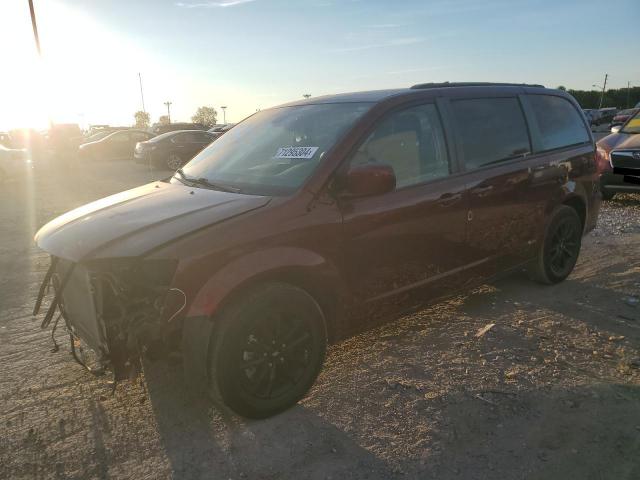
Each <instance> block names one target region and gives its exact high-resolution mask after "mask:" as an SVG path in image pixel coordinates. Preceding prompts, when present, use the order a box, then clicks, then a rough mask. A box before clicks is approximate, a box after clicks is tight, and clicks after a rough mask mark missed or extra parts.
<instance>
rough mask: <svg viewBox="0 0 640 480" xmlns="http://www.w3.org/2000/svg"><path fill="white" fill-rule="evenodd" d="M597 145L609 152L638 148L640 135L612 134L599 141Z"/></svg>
mask: <svg viewBox="0 0 640 480" xmlns="http://www.w3.org/2000/svg"><path fill="white" fill-rule="evenodd" d="M598 145H599V146H603V147H605V148H606V149H607V150H609V151H611V150H613V149H616V150H620V149H636V148H640V133H612V134H611V135H607V136H606V137H604V138H603V139H602V140H600V141H599V142H598Z"/></svg>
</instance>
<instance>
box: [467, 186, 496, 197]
mask: <svg viewBox="0 0 640 480" xmlns="http://www.w3.org/2000/svg"><path fill="white" fill-rule="evenodd" d="M492 190H493V185H487V186H486V187H476V188H472V189H471V193H472V194H474V195H477V196H478V197H484V196H486V195H487V194H488V193H489V192H491V191H492Z"/></svg>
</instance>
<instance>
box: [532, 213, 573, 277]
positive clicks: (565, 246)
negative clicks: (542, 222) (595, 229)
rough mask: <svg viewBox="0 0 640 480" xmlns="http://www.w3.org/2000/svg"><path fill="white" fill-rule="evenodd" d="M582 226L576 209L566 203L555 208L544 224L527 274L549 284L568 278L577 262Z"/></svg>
mask: <svg viewBox="0 0 640 480" xmlns="http://www.w3.org/2000/svg"><path fill="white" fill-rule="evenodd" d="M582 229H583V228H582V222H581V220H580V217H579V216H578V213H577V212H576V210H574V209H573V208H571V207H569V206H567V205H562V206H560V207H558V208H557V209H556V210H555V211H554V212H553V214H552V215H551V218H550V220H549V222H548V224H547V228H546V230H545V236H544V239H543V241H542V245H541V246H540V249H539V251H538V256H537V258H536V260H535V261H534V262H532V264H531V265H530V267H529V273H530V276H531V277H532V278H533V279H534V280H536V281H538V282H540V283H546V284H549V285H550V284H554V283H558V282H561V281H563V280H564V279H565V278H567V277H568V276H569V274H570V273H571V272H572V271H573V267H574V266H575V264H576V262H577V261H578V256H579V254H580V248H581V246H582Z"/></svg>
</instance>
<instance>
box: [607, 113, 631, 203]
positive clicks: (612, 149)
mask: <svg viewBox="0 0 640 480" xmlns="http://www.w3.org/2000/svg"><path fill="white" fill-rule="evenodd" d="M636 110H637V111H636V113H635V115H634V116H632V117H631V118H629V119H628V120H627V122H626V123H625V124H624V125H623V126H622V128H620V130H619V131H618V132H616V133H612V134H611V135H608V136H606V137H604V138H603V139H602V140H600V141H598V143H597V158H598V163H599V164H600V165H602V167H603V168H601V169H600V171H601V175H600V190H601V191H602V198H604V199H605V200H611V199H612V198H613V197H614V195H615V194H616V193H618V192H640V109H636Z"/></svg>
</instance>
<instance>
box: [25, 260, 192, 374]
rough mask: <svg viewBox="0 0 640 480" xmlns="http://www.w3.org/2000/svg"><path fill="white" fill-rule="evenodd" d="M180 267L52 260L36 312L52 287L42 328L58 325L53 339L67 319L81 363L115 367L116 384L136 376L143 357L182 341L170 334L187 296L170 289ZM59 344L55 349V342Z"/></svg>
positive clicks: (148, 262)
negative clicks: (175, 273)
mask: <svg viewBox="0 0 640 480" xmlns="http://www.w3.org/2000/svg"><path fill="white" fill-rule="evenodd" d="M176 266H177V262H176V261H172V260H148V259H131V258H127V259H108V260H92V261H88V262H80V263H74V262H71V261H68V260H64V259H62V258H59V257H55V256H53V257H51V266H50V268H49V270H48V272H47V274H46V276H45V278H44V280H43V282H42V285H41V286H40V291H39V294H38V299H37V301H36V305H35V308H34V312H33V314H34V315H37V314H38V312H39V310H40V307H41V305H42V302H43V299H44V297H45V296H46V295H47V292H49V291H50V289H51V287H52V288H53V299H52V301H51V304H50V306H49V308H48V310H47V313H46V314H45V317H44V320H43V321H42V325H41V326H42V328H47V327H48V326H49V325H50V324H51V323H52V322H53V331H52V338H54V333H55V329H56V327H57V326H58V323H59V321H60V319H63V320H64V324H65V326H66V328H67V330H68V331H69V336H70V341H71V352H72V354H73V357H74V358H75V359H76V361H78V363H80V364H81V365H83V366H84V367H85V368H87V369H88V370H89V371H91V372H93V373H102V372H104V370H105V369H110V370H112V371H113V374H114V379H115V380H116V381H117V380H122V379H124V378H133V377H135V376H136V375H137V374H138V373H139V371H140V366H141V363H140V356H141V354H142V353H145V354H146V355H148V356H149V357H151V358H158V357H160V356H162V355H163V354H166V353H167V352H169V351H171V350H173V349H174V348H176V347H177V346H176V345H175V343H176V342H177V341H179V339H178V338H176V337H177V336H176V335H168V333H169V332H170V331H171V329H172V324H171V321H172V320H173V318H175V317H176V316H177V315H178V314H179V313H180V312H181V311H182V309H183V308H184V306H185V304H186V297H185V294H184V292H182V290H180V289H178V288H172V287H171V286H170V285H171V280H172V278H173V275H174V272H175V270H176ZM54 317H55V319H54ZM54 345H55V346H54V351H55V350H57V345H56V344H55V338H54ZM87 347H88V348H87ZM114 386H115V383H114Z"/></svg>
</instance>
